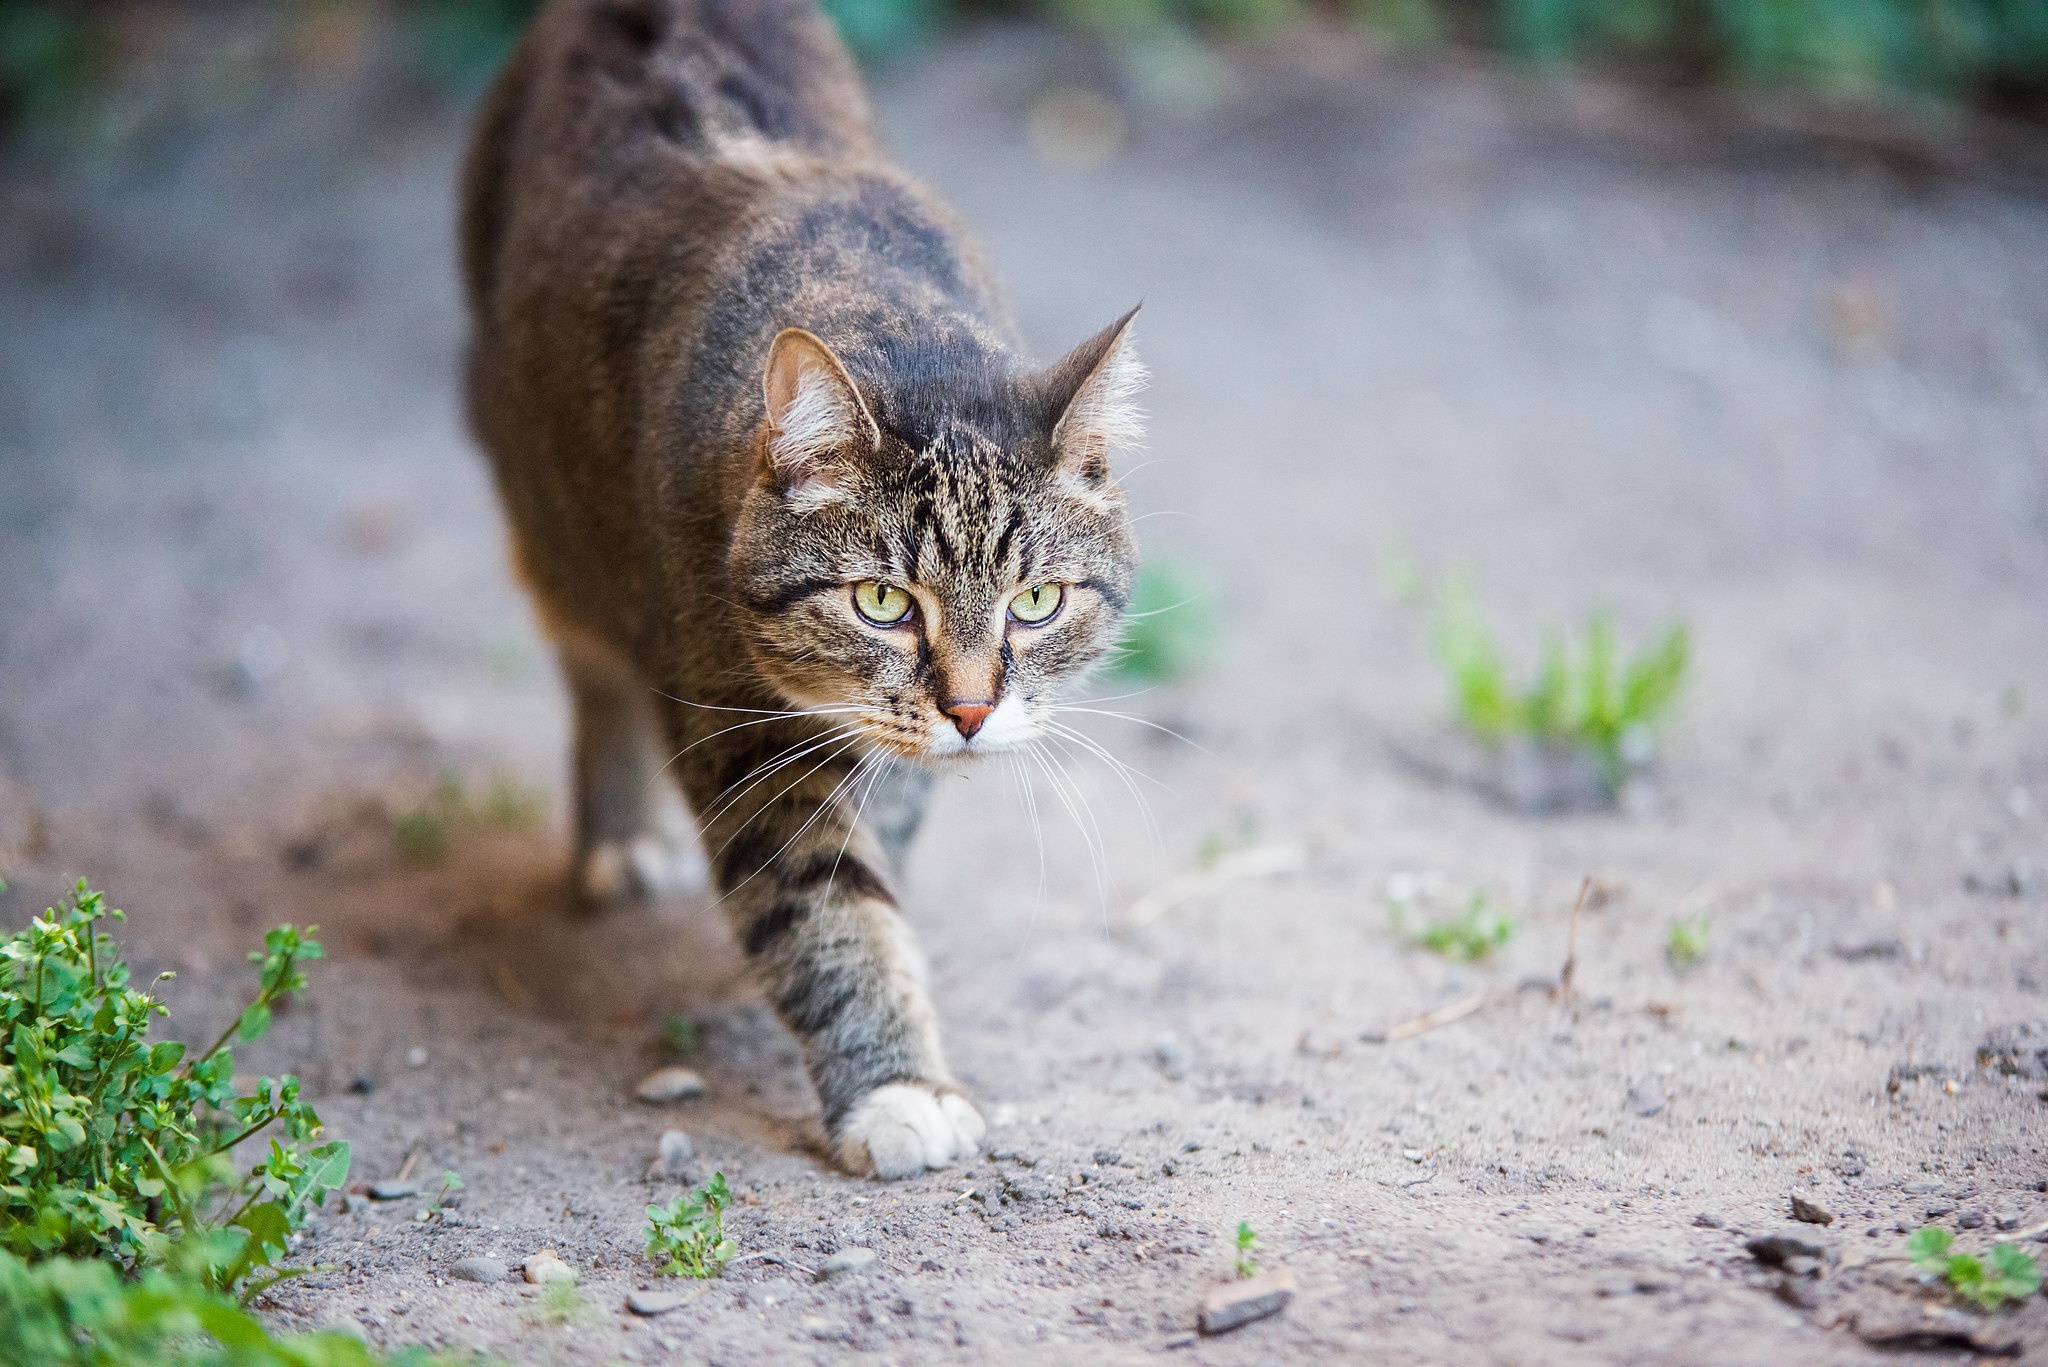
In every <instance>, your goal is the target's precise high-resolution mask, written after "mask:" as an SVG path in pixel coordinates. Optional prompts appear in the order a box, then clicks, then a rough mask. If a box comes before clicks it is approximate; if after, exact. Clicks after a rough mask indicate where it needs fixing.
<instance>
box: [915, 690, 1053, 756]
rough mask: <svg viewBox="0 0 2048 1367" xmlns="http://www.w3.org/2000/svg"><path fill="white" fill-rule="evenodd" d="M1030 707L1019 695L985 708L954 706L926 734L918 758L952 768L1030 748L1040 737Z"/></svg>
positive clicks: (982, 706)
mask: <svg viewBox="0 0 2048 1367" xmlns="http://www.w3.org/2000/svg"><path fill="white" fill-rule="evenodd" d="M1038 729H1039V728H1038V722H1037V721H1036V719H1035V718H1033V716H1032V715H1031V707H1030V705H1029V703H1028V702H1026V700H1025V699H1024V698H1023V697H1021V696H1020V695H1018V694H1015V693H1012V694H1010V695H1009V696H1007V697H1004V698H1001V699H999V700H997V702H996V703H995V705H994V706H988V705H985V704H972V703H969V704H954V705H953V706H951V707H948V708H946V709H944V712H943V714H942V716H941V718H940V719H939V720H938V721H936V722H935V723H934V724H933V725H932V726H931V727H930V728H929V729H928V730H927V731H926V733H925V746H924V751H923V753H922V754H921V755H920V756H919V758H921V759H923V760H925V761H926V762H927V763H937V764H943V765H946V766H948V767H950V766H951V765H953V764H957V763H960V762H963V761H969V760H974V759H978V758H980V757H982V756H984V755H999V754H1002V753H1004V752H1006V751H1010V750H1015V749H1018V748H1019V747H1021V746H1024V745H1027V744H1029V743H1030V742H1031V741H1033V740H1035V739H1036V738H1037V736H1038Z"/></svg>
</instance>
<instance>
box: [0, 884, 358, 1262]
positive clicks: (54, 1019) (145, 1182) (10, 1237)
mask: <svg viewBox="0 0 2048 1367" xmlns="http://www.w3.org/2000/svg"><path fill="white" fill-rule="evenodd" d="M121 919H123V917H122V915H121V913H120V912H119V911H114V910H111V909H109V908H108V907H107V905H106V900H105V898H104V897H103V896H102V895H101V894H99V893H97V892H92V891H89V890H88V889H87V888H86V886H85V884H84V883H82V882H81V883H80V884H79V885H78V889H77V891H76V892H74V893H73V894H72V896H71V897H70V898H69V899H68V900H67V901H66V902H65V904H64V906H63V907H61V908H52V909H50V910H49V911H48V912H47V913H45V915H43V916H40V917H37V918H35V919H34V920H33V921H32V922H31V923H30V924H29V925H28V927H27V928H26V929H23V930H20V931H16V932H14V933H13V934H12V935H9V936H8V937H6V939H5V940H4V941H0V1031H4V1034H0V1163H4V1180H0V1248H4V1249H6V1250H8V1251H9V1252H11V1253H14V1254H16V1255H18V1256H20V1257H22V1258H25V1259H27V1260H28V1261H30V1262H38V1261H40V1260H42V1259H46V1258H52V1257H58V1256H72V1257H80V1256H83V1257H100V1258H106V1259H109V1260H112V1261H113V1262H116V1263H118V1264H121V1265H122V1266H124V1267H126V1268H129V1269H131V1270H133V1269H138V1268H141V1267H145V1266H150V1267H160V1268H168V1269H170V1270H172V1271H174V1272H176V1273H178V1274H180V1275H181V1276H184V1277H187V1278H190V1279H191V1280H192V1281H193V1282H194V1283H195V1284H196V1285H197V1286H198V1287H200V1288H202V1289H204V1290H206V1291H210V1292H216V1293H224V1294H229V1295H237V1296H239V1297H240V1298H241V1299H242V1300H243V1301H244V1302H246V1301H247V1300H249V1299H250V1298H251V1297H253V1296H255V1295H257V1294H258V1293H260V1292H261V1291H263V1290H264V1289H265V1288H266V1287H269V1286H271V1285H273V1284H275V1283H276V1282H278V1281H280V1280H282V1279H284V1278H286V1277H289V1276H294V1275H297V1272H296V1270H295V1269H289V1268H285V1267H282V1266H280V1264H279V1260H280V1259H282V1258H283V1256H284V1255H285V1253H286V1251H287V1247H288V1244H289V1241H290V1238H291V1235H292V1233H293V1232H294V1231H295V1230H297V1229H298V1228H299V1227H300V1226H301V1225H302V1224H303V1223H304V1221H305V1213H306V1211H307V1209H308V1208H309V1207H312V1206H315V1205H317V1204H318V1203H319V1202H320V1200H321V1199H322V1198H323V1197H324V1196H325V1195H326V1193H327V1192H329V1191H331V1190H333V1189H335V1188H337V1187H339V1186H341V1185H342V1184H343V1183H344V1182H345V1181H346V1180H347V1177H348V1167H349V1147H348V1145H347V1144H346V1143H339V1142H335V1143H327V1144H321V1145H319V1146H318V1147H315V1148H311V1149H307V1148H304V1147H302V1141H305V1140H309V1139H312V1138H314V1137H315V1136H316V1135H317V1133H318V1131H319V1129H320V1118H319V1116H318V1115H316V1114H315V1113H314V1111H313V1108H312V1107H311V1106H310V1105H308V1104H307V1103H306V1102H305V1101H304V1100H302V1099H301V1097H300V1095H299V1081H298V1079H297V1078H295V1077H291V1076H285V1077H282V1078H278V1079H272V1078H267V1077H266V1078H262V1079H260V1080H259V1081H258V1082H257V1084H256V1086H255V1087H254V1088H253V1089H251V1090H250V1091H248V1092H246V1093H238V1092H237V1089H236V1087H235V1084H234V1056H233V1053H232V1051H231V1050H230V1049H229V1048H228V1047H227V1046H228V1042H229V1041H230V1040H231V1039H240V1040H242V1041H244V1042H247V1041H252V1040H256V1039H259V1038H261V1037H262V1036H263V1034H264V1032H265V1031H267V1030H268V1029H269V1028H270V1020H271V1012H272V1010H273V1008H274V1007H275V1006H276V1005H277V1004H279V1003H280V1002H282V1001H284V1000H285V999H286V998H287V997H289V996H290V995H291V994H292V993H293V992H296V991H298V990H299V989H301V988H303V987H304V986H305V985H306V979H305V975H304V974H303V973H302V972H301V971H300V968H299V965H300V964H301V963H303V962H304V961H305V960H308V959H317V958H319V957H320V954H321V947H320V943H319V942H318V941H317V940H310V939H306V938H304V936H302V935H301V933H300V932H299V931H298V930H297V929H295V928H294V927H292V926H289V925H287V926H280V927H279V928H278V929H276V930H273V931H271V932H270V933H269V934H268V935H266V936H265V937H264V947H263V949H262V951H261V952H259V953H255V954H251V955H250V956H249V957H250V958H251V959H252V960H253V961H255V962H256V963H257V964H258V965H260V983H261V987H260V989H259V991H258V993H257V997H256V1000H255V1001H254V1002H252V1003H250V1005H249V1007H248V1008H247V1009H246V1010H244V1011H243V1012H242V1013H241V1015H240V1016H239V1017H238V1018H237V1019H236V1020H235V1021H234V1023H233V1024H231V1025H229V1026H228V1028H227V1029H226V1030H224V1031H222V1032H221V1035H220V1037H219V1038H218V1039H216V1040H215V1041H214V1042H213V1044H212V1046H211V1047H210V1048H208V1049H206V1050H205V1051H204V1052H202V1053H200V1054H198V1055H196V1056H193V1057H190V1058H188V1057H187V1055H186V1049H185V1046H184V1045H183V1044H179V1043H176V1042H174V1041H166V1042H162V1043H157V1044H151V1043H150V1042H149V1040H148V1034H149V1030H150V1026H151V1024H152V1022H153V1021H154V1020H155V1019H156V1018H157V1017H159V1016H162V1015H165V1014H167V1010H166V1008H165V1007H164V1005H163V1003H161V1002H159V1001H158V1000H157V999H156V998H155V997H153V996H151V995H150V994H149V993H148V992H146V991H142V990H138V989H137V988H135V987H133V986H131V985H130V983H129V977H128V966H127V965H126V964H125V963H123V962H122V961H121V959H120V956H119V954H118V952H117V949H116V946H115V944H114V940H113V937H112V936H110V935H108V934H106V933H105V932H103V931H101V930H100V929H99V925H100V923H101V922H102V921H106V920H115V921H118V920H121ZM273 1126H274V1127H275V1129H272V1127H273ZM265 1130H271V1131H272V1133H271V1140H270V1145H269V1148H268V1150H267V1151H266V1152H265V1153H264V1154H263V1156H262V1158H261V1159H260V1160H259V1161H258V1162H257V1163H256V1164H255V1165H254V1166H253V1167H251V1168H250V1169H249V1170H248V1171H247V1172H244V1173H239V1174H238V1173H237V1171H236V1170H235V1168H234V1167H233V1166H232V1165H231V1163H230V1160H229V1153H230V1151H231V1150H233V1149H234V1148H235V1146H236V1145H238V1144H240V1143H242V1142H243V1141H245V1140H248V1139H251V1138H254V1137H255V1136H257V1135H259V1134H261V1133H262V1132H263V1131H265ZM280 1136H281V1137H280Z"/></svg>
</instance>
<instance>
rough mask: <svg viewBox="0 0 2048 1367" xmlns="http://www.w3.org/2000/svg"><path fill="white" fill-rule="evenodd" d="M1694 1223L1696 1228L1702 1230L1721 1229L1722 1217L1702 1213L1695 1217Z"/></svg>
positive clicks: (1693, 1218)
mask: <svg viewBox="0 0 2048 1367" xmlns="http://www.w3.org/2000/svg"><path fill="white" fill-rule="evenodd" d="M1692 1222H1693V1224H1694V1225H1695V1226H1696V1227H1698V1228H1700V1229H1719V1228H1720V1227H1721V1217H1720V1216H1718V1215H1709V1214H1707V1213H1706V1212H1705V1211H1701V1212H1700V1213H1699V1214H1697V1215H1695V1216H1693V1217H1692Z"/></svg>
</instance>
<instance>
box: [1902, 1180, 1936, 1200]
mask: <svg viewBox="0 0 2048 1367" xmlns="http://www.w3.org/2000/svg"><path fill="white" fill-rule="evenodd" d="M1899 1190H1900V1191H1903V1192H1905V1193H1906V1195H1908V1196H1929V1195H1932V1194H1933V1193H1935V1192H1937V1191H1940V1190H1941V1183H1939V1182H1936V1181H1934V1180H1933V1179H1932V1178H1927V1177H1916V1178H1914V1179H1913V1180H1912V1181H1910V1182H1908V1183H1906V1184H1905V1185H1904V1186H1902V1187H1900V1188H1899Z"/></svg>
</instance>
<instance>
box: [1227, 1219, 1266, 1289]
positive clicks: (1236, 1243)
mask: <svg viewBox="0 0 2048 1367" xmlns="http://www.w3.org/2000/svg"><path fill="white" fill-rule="evenodd" d="M1231 1243H1232V1245H1233V1247H1234V1248H1235V1250H1236V1254H1237V1257H1236V1261H1234V1262H1233V1263H1232V1264H1231V1269H1232V1270H1233V1271H1235V1272H1236V1273H1237V1275H1238V1276H1240V1277H1249V1276H1252V1275H1253V1274H1254V1273H1256V1272H1257V1271H1258V1270H1259V1258H1258V1248H1259V1236H1258V1235H1257V1234H1255V1233H1253V1232H1252V1225H1251V1221H1249V1220H1239V1221H1238V1222H1237V1234H1236V1235H1235V1236H1234V1237H1233V1238H1232V1240H1231Z"/></svg>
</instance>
